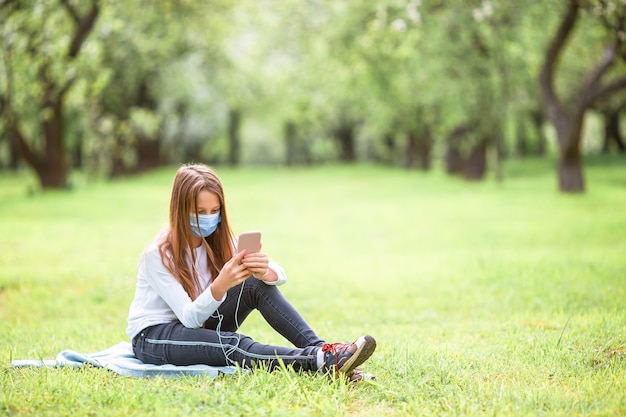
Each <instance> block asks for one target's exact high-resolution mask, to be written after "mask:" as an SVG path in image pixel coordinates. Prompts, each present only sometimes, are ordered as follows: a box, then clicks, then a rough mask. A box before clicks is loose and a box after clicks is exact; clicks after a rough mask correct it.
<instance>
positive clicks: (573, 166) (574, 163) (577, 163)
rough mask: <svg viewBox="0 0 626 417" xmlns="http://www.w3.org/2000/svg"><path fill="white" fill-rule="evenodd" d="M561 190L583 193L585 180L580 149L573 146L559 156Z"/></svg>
mask: <svg viewBox="0 0 626 417" xmlns="http://www.w3.org/2000/svg"><path fill="white" fill-rule="evenodd" d="M559 189H561V190H565V191H568V192H583V191H584V190H585V180H584V177H583V164H582V158H581V155H580V147H579V146H572V147H570V148H568V149H567V150H566V151H565V152H561V154H560V156H559Z"/></svg>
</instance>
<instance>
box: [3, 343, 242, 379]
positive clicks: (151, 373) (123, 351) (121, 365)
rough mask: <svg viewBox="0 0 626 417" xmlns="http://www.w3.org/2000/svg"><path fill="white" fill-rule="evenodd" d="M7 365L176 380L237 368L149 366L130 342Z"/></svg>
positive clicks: (212, 376) (234, 370)
mask: <svg viewBox="0 0 626 417" xmlns="http://www.w3.org/2000/svg"><path fill="white" fill-rule="evenodd" d="M11 366H15V367H25V366H35V367H55V368H58V367H74V368H80V367H83V366H94V367H96V368H106V369H109V370H110V371H113V372H115V373H116V374H119V375H124V376H132V377H138V378H152V377H156V376H164V377H180V376H183V375H202V376H209V377H211V378H215V377H216V376H218V375H219V374H220V373H223V374H233V373H235V372H236V371H237V370H238V368H236V367H234V366H208V365H188V366H176V365H151V364H148V363H143V362H141V361H140V360H139V359H137V358H136V357H135V355H134V354H133V349H132V346H131V345H130V343H128V342H121V343H119V344H117V345H114V346H111V347H110V348H108V349H105V350H103V351H100V352H95V353H78V352H75V351H73V350H64V351H63V352H61V353H59V354H58V355H57V357H56V359H54V360H14V361H12V362H11Z"/></svg>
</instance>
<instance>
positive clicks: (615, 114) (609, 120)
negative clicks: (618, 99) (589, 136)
mask: <svg viewBox="0 0 626 417" xmlns="http://www.w3.org/2000/svg"><path fill="white" fill-rule="evenodd" d="M603 116H604V142H603V144H602V153H608V152H609V151H610V148H611V139H612V140H613V141H614V142H615V144H616V145H617V149H618V150H619V152H620V153H624V152H626V145H624V139H623V138H622V132H621V131H620V124H619V110H617V111H615V110H610V111H609V110H607V111H605V112H603Z"/></svg>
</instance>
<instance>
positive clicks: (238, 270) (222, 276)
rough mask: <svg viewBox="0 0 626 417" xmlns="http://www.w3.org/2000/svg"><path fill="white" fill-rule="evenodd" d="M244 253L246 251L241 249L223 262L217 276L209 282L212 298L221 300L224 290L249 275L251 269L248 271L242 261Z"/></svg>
mask: <svg viewBox="0 0 626 417" xmlns="http://www.w3.org/2000/svg"><path fill="white" fill-rule="evenodd" d="M245 254H246V251H245V250H243V251H241V252H239V253H238V254H236V255H235V256H233V257H232V258H230V260H229V261H228V262H226V263H225V264H224V266H223V267H222V270H221V271H220V273H219V274H218V275H217V278H215V280H214V281H213V283H212V284H211V293H212V294H213V298H214V299H216V300H221V299H222V298H223V297H224V294H226V291H228V290H229V289H230V288H232V287H234V286H235V285H239V284H241V283H242V282H243V281H245V280H246V279H248V278H249V277H250V275H251V274H252V271H249V270H248V269H247V268H246V266H245V265H244V264H243V263H242V260H243V258H244V256H245Z"/></svg>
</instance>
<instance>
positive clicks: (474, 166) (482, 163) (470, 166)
mask: <svg viewBox="0 0 626 417" xmlns="http://www.w3.org/2000/svg"><path fill="white" fill-rule="evenodd" d="M487 143H488V140H487V139H483V140H481V141H480V142H479V143H477V144H476V145H474V146H473V147H472V151H471V152H470V154H469V156H468V157H467V159H466V160H465V162H464V164H463V177H464V178H465V179H466V180H469V181H479V180H482V179H483V178H484V177H485V172H486V171H487Z"/></svg>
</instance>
